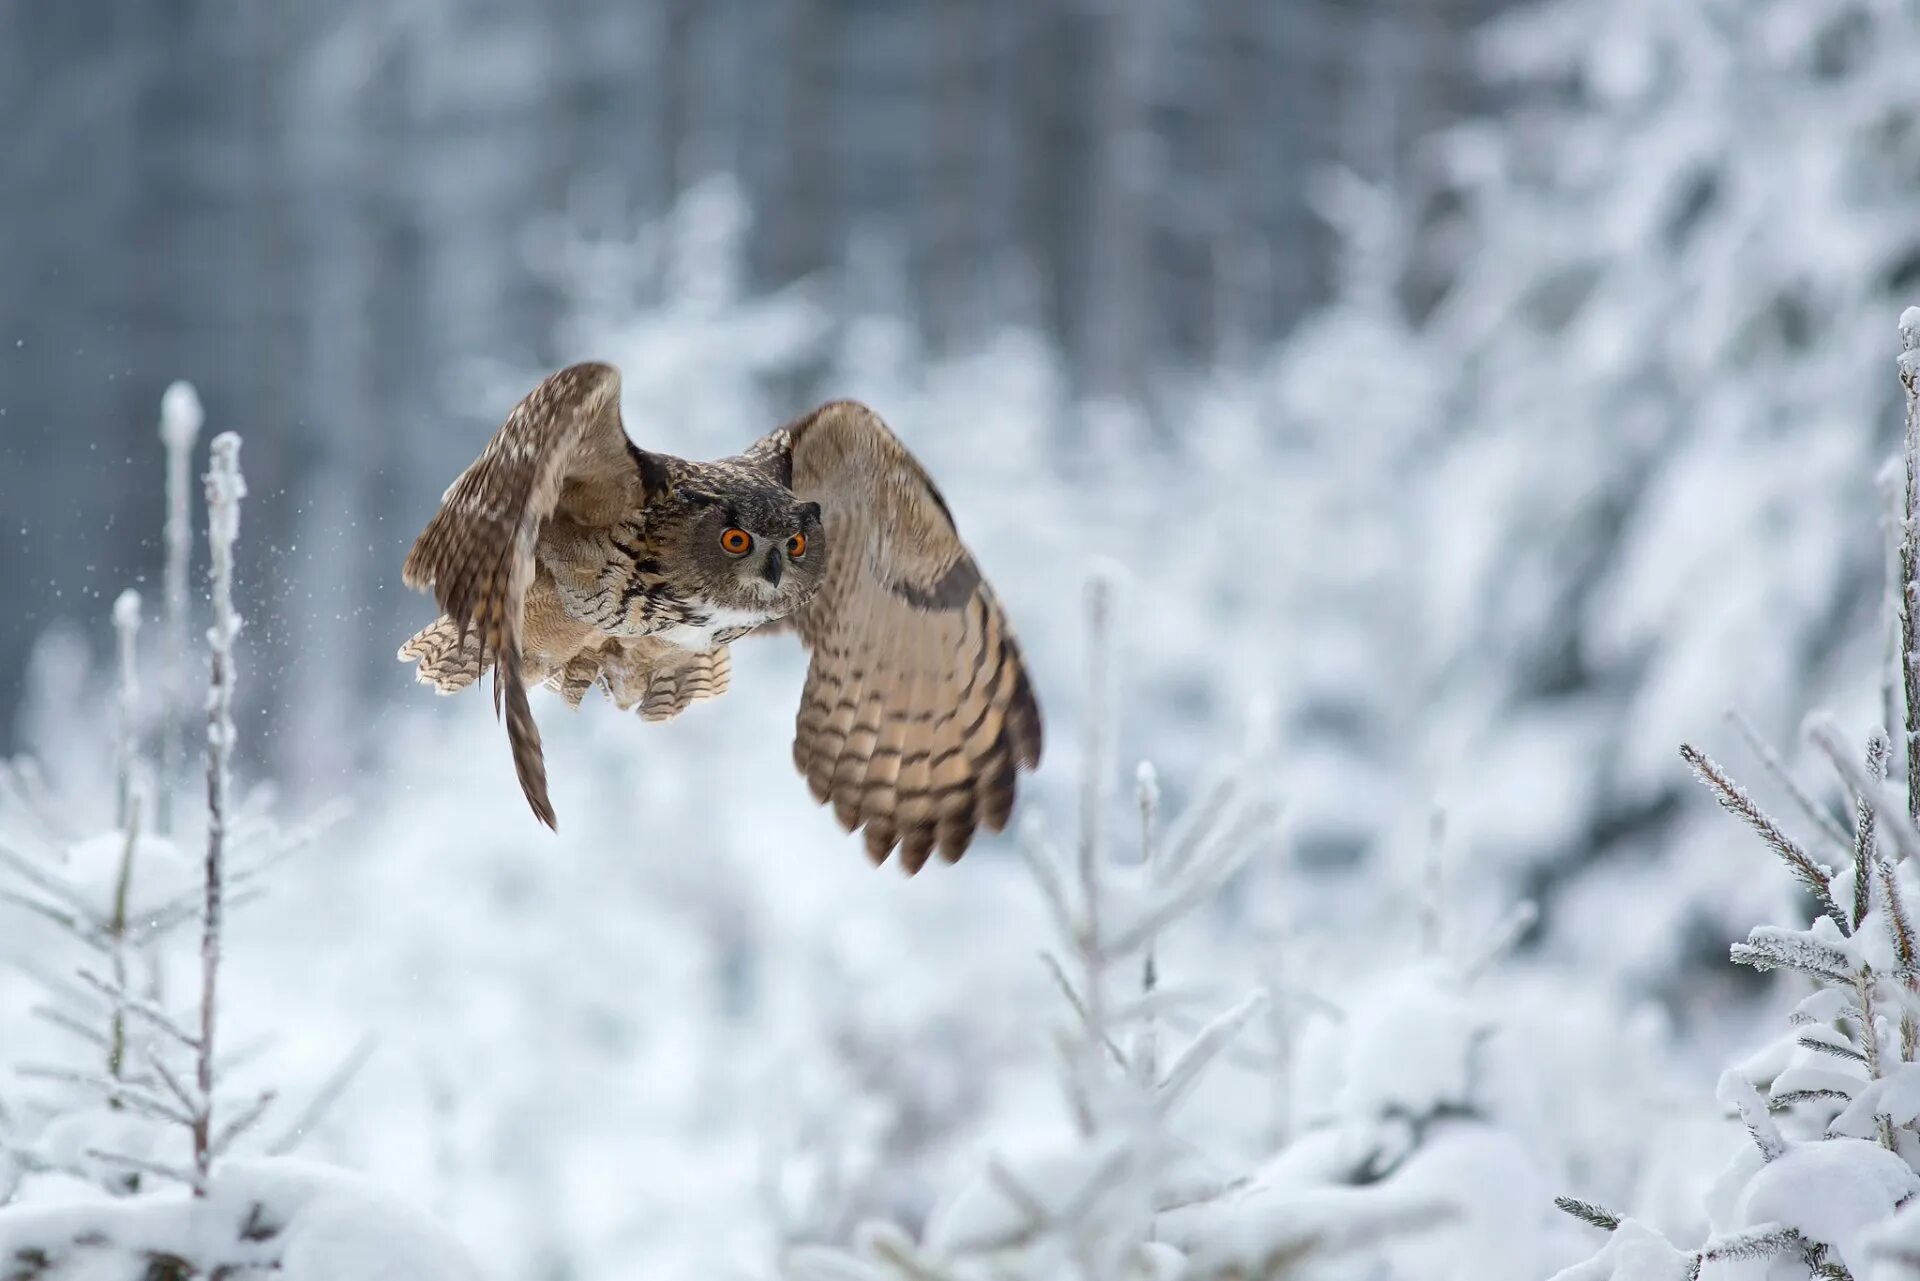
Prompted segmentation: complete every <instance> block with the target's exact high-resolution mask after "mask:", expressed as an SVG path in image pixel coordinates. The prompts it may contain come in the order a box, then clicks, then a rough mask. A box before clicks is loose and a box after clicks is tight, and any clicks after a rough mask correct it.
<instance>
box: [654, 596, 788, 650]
mask: <svg viewBox="0 0 1920 1281" xmlns="http://www.w3.org/2000/svg"><path fill="white" fill-rule="evenodd" d="M772 617H773V615H772V614H770V613H768V612H766V611H764V610H750V609H734V608H731V607H729V606H726V605H714V606H711V607H703V606H700V605H697V604H696V605H691V606H689V607H688V612H687V616H686V617H685V618H684V619H683V620H682V621H679V622H673V623H666V624H665V625H663V626H662V627H660V629H659V630H658V631H655V632H654V633H652V635H653V636H654V637H656V638H657V639H659V640H663V641H665V642H667V644H669V645H673V646H676V647H678V648H680V649H690V650H693V651H695V652H696V653H704V652H706V651H707V650H710V649H712V648H713V647H714V646H715V645H725V644H727V643H728V642H729V641H735V640H738V639H740V637H742V636H745V635H746V634H747V633H748V632H750V631H752V630H753V629H754V628H756V627H758V626H760V624H762V623H764V622H767V621H769V620H770V619H771V618H772Z"/></svg>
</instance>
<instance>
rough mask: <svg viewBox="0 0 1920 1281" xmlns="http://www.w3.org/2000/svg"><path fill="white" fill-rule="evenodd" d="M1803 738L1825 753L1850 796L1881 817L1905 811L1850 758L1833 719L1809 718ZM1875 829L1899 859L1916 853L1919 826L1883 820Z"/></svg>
mask: <svg viewBox="0 0 1920 1281" xmlns="http://www.w3.org/2000/svg"><path fill="white" fill-rule="evenodd" d="M1807 737H1808V738H1809V739H1811V740H1812V741H1813V745H1814V746H1815V747H1817V748H1819V749H1820V750H1821V752H1823V753H1824V754H1825V755H1826V758H1827V760H1828V761H1829V762H1831V763H1832V765H1833V768H1834V771H1835V772H1836V773H1838V774H1839V775H1840V777H1841V778H1842V779H1843V780H1845V782H1846V784H1847V786H1848V787H1849V788H1851V789H1852V790H1853V793H1854V795H1855V796H1856V797H1858V798H1860V799H1862V800H1864V801H1865V802H1866V803H1867V804H1869V805H1871V806H1872V807H1873V808H1874V809H1876V810H1878V811H1879V812H1880V814H1881V817H1882V819H1883V820H1884V819H1889V818H1891V819H1898V818H1900V817H1901V815H1902V814H1903V813H1904V812H1905V810H1906V800H1905V798H1904V797H1902V796H1900V795H1899V794H1898V793H1897V792H1896V791H1895V790H1894V789H1893V788H1890V787H1888V786H1887V785H1886V784H1885V783H1884V782H1882V781H1881V780H1880V779H1877V778H1872V777H1869V775H1868V774H1867V771H1866V768H1865V767H1864V766H1862V765H1861V763H1860V762H1859V761H1857V760H1855V759H1854V753H1853V750H1852V749H1851V748H1850V747H1848V746H1847V737H1846V735H1845V734H1843V733H1841V731H1840V726H1839V723H1838V722H1837V721H1835V720H1834V719H1833V718H1832V717H1831V716H1826V715H1819V716H1814V717H1810V718H1809V719H1808V721H1807ZM1875 831H1876V833H1883V834H1885V835H1886V836H1887V837H1889V838H1890V839H1891V842H1892V844H1893V845H1894V846H1895V847H1896V849H1897V851H1898V854H1899V857H1900V858H1902V859H1907V858H1913V857H1914V856H1915V855H1916V854H1920V829H1916V828H1914V827H1912V826H1911V825H1909V824H1906V823H1900V822H1888V821H1883V822H1881V823H1879V824H1877V825H1876V827H1875ZM1876 839H1877V837H1876ZM1884 853H1885V851H1884V850H1882V854H1883V855H1884Z"/></svg>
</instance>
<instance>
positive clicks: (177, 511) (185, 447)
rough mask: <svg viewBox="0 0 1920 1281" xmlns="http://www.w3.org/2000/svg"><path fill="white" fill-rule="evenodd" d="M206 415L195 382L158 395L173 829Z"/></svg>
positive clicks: (164, 726)
mask: <svg viewBox="0 0 1920 1281" xmlns="http://www.w3.org/2000/svg"><path fill="white" fill-rule="evenodd" d="M204 419H205V415H204V414H203V413H202V411H201V409H200V396H199V394H198V393H197V392H195V391H194V389H193V384H192V383H187V382H176V383H174V384H173V385H172V386H170V387H168V388H167V390H166V392H165V394H164V395H162V396H161V398H160V442H161V444H162V445H163V446H164V447H165V448H166V453H167V523H166V530H165V534H164V537H165V541H166V548H167V562H166V580H165V591H166V616H165V623H164V628H163V633H164V635H163V639H164V641H165V645H166V655H165V659H164V663H163V667H162V677H161V679H162V682H163V684H162V689H161V695H162V706H161V709H160V786H159V788H158V789H157V790H158V792H159V796H160V813H159V815H158V820H159V830H160V831H161V832H163V833H171V832H172V831H173V808H172V805H173V802H172V797H173V791H174V789H175V788H176V787H178V786H179V785H180V781H181V772H182V766H183V764H184V762H183V760H182V746H183V745H182V741H181V728H182V726H181V716H182V713H183V712H184V711H185V710H186V690H187V568H188V564H189V562H190V561H191V560H192V558H193V507H192V504H193V497H192V482H193V446H194V442H195V441H196V440H198V439H199V437H200V424H201V422H202V421H203V420H204Z"/></svg>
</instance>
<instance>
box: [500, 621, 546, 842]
mask: <svg viewBox="0 0 1920 1281" xmlns="http://www.w3.org/2000/svg"><path fill="white" fill-rule="evenodd" d="M503 695H504V698H505V702H506V721H507V742H508V743H509V744H510V745H511V746H512V748H513V772H514V774H515V775H517V776H518V777H519V779H520V790H521V791H522V792H524V793H525V794H526V797H527V804H528V805H530V806H532V808H533V816H534V817H535V818H537V819H539V820H540V821H541V822H542V823H545V824H546V825H547V826H548V828H550V829H552V830H553V831H555V832H557V831H559V830H560V824H559V822H558V821H557V820H556V818H555V815H554V812H553V802H552V801H551V800H549V799H548V797H547V759H546V755H545V753H543V752H542V751H541V750H540V727H539V726H538V725H536V724H534V722H533V707H532V705H531V704H530V703H529V702H528V701H527V683H526V681H524V680H523V679H521V675H520V655H519V654H517V653H515V652H514V651H513V649H512V648H509V649H508V650H507V651H506V653H504V654H502V655H501V656H500V660H499V661H498V662H497V663H495V665H494V669H493V706H494V711H495V712H496V713H498V712H499V711H500V706H501V701H502V697H503Z"/></svg>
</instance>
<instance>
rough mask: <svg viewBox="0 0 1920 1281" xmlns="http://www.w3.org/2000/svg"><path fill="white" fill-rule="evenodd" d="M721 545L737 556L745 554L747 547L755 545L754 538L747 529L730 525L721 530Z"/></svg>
mask: <svg viewBox="0 0 1920 1281" xmlns="http://www.w3.org/2000/svg"><path fill="white" fill-rule="evenodd" d="M720 546H721V547H723V548H725V549H726V550H727V551H728V552H730V553H732V554H733V555H735V556H745V555H746V554H747V549H748V548H750V547H752V546H753V539H752V537H751V536H750V535H748V533H747V531H746V530H744V529H740V528H738V527H737V526H729V527H728V528H727V529H725V530H723V531H721V534H720Z"/></svg>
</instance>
